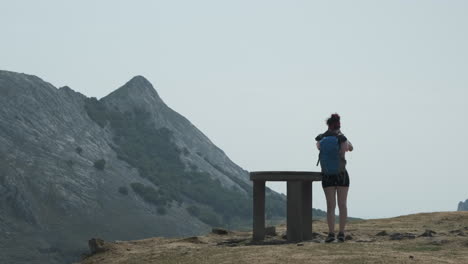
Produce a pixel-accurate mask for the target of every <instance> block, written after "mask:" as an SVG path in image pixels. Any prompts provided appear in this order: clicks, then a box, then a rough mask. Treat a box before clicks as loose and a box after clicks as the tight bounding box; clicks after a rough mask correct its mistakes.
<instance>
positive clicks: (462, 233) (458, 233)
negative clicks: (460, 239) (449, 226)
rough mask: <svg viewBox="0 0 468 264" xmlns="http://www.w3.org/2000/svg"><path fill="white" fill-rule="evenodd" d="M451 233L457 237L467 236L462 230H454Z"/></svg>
mask: <svg viewBox="0 0 468 264" xmlns="http://www.w3.org/2000/svg"><path fill="white" fill-rule="evenodd" d="M449 233H450V234H453V235H457V236H466V234H465V232H463V231H462V230H461V229H457V230H452V231H450V232H449Z"/></svg>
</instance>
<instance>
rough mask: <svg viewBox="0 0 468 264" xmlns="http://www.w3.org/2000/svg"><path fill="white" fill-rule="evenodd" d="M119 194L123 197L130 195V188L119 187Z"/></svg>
mask: <svg viewBox="0 0 468 264" xmlns="http://www.w3.org/2000/svg"><path fill="white" fill-rule="evenodd" d="M119 193H120V194H123V195H128V188H127V187H125V186H121V187H119Z"/></svg>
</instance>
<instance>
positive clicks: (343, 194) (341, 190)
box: [337, 186, 349, 233]
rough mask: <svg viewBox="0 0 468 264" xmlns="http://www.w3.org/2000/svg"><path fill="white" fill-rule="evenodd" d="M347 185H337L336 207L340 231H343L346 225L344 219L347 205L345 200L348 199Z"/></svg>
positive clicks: (346, 213)
mask: <svg viewBox="0 0 468 264" xmlns="http://www.w3.org/2000/svg"><path fill="white" fill-rule="evenodd" d="M348 190H349V187H343V186H338V187H337V196H338V209H339V210H340V233H344V230H345V226H346V219H347V218H348V207H347V206H346V200H347V199H348Z"/></svg>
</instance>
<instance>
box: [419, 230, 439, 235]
mask: <svg viewBox="0 0 468 264" xmlns="http://www.w3.org/2000/svg"><path fill="white" fill-rule="evenodd" d="M434 234H437V232H435V231H432V230H430V229H426V231H424V233H422V234H421V235H420V237H433V235H434Z"/></svg>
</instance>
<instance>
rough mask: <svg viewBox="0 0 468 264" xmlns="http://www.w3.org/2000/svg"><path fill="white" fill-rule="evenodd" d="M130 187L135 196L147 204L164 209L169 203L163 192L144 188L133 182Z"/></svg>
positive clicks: (148, 187) (149, 187) (147, 187)
mask: <svg viewBox="0 0 468 264" xmlns="http://www.w3.org/2000/svg"><path fill="white" fill-rule="evenodd" d="M130 186H131V187H132V189H133V191H134V192H135V193H136V194H138V195H139V196H140V197H141V198H143V200H145V201H146V202H148V203H151V204H154V205H156V206H158V207H164V206H166V205H167V204H168V203H169V202H170V201H169V199H168V198H167V197H166V196H165V195H164V193H163V192H158V191H157V190H156V189H154V188H153V187H151V186H145V185H143V184H141V183H139V182H134V183H132V184H130Z"/></svg>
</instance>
